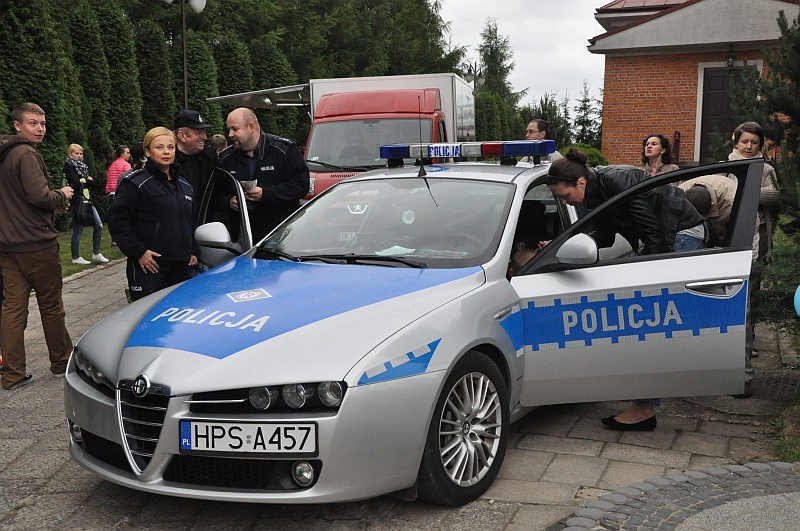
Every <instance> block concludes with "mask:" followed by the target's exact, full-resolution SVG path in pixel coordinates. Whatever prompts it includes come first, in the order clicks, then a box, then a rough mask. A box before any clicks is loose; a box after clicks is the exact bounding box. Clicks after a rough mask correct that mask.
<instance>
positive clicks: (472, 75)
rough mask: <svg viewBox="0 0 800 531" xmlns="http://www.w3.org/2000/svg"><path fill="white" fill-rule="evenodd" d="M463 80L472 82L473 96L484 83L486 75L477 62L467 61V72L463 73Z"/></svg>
mask: <svg viewBox="0 0 800 531" xmlns="http://www.w3.org/2000/svg"><path fill="white" fill-rule="evenodd" d="M464 80H466V82H467V83H473V85H472V95H473V96H475V93H476V91H477V90H478V87H482V86H483V84H484V83H486V76H485V75H484V73H483V68H481V67H480V66H479V65H478V64H477V63H474V62H472V63H470V62H468V63H467V73H466V74H464Z"/></svg>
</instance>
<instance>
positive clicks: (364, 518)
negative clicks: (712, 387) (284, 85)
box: [0, 262, 800, 530]
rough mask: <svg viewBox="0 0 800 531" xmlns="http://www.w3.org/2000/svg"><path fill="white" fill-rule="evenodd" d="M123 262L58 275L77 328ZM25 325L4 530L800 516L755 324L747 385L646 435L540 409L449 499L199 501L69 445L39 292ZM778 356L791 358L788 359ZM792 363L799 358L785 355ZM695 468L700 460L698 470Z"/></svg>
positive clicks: (90, 317)
mask: <svg viewBox="0 0 800 531" xmlns="http://www.w3.org/2000/svg"><path fill="white" fill-rule="evenodd" d="M124 285H125V271H124V265H123V264H122V263H120V262H118V263H115V264H110V265H107V266H104V267H102V268H98V269H96V270H94V271H93V272H91V273H89V274H85V275H81V274H79V275H78V276H76V277H72V278H71V279H69V281H68V282H67V283H65V286H64V301H65V304H66V306H67V319H68V327H69V330H70V332H71V333H72V334H73V338H74V339H76V340H77V338H78V337H79V336H80V335H81V334H82V333H83V332H85V331H86V330H87V329H88V328H89V327H90V326H91V325H92V324H94V323H95V322H96V321H98V320H99V319H100V318H102V317H103V316H105V315H107V314H108V313H110V312H111V311H112V310H114V309H116V308H119V307H121V306H123V305H124V304H125V297H124V294H123V289H122V288H123V286H124ZM29 321H30V327H29V331H28V332H29V333H28V335H27V338H26V339H27V345H28V359H29V367H30V370H31V372H33V373H34V374H35V375H36V380H35V381H34V383H33V384H31V385H29V386H27V387H24V388H22V389H20V390H17V391H13V392H2V391H0V528H3V529H32V528H56V527H58V528H80V529H117V528H131V527H136V528H151V529H173V530H174V529H200V528H210V527H226V528H244V529H259V528H281V529H301V528H302V529H308V528H326V529H327V528H338V529H363V528H377V529H509V530H516V529H525V530H529V529H551V530H557V529H564V528H565V527H568V526H574V527H583V528H587V527H588V528H591V527H595V528H598V529H603V528H608V529H640V528H663V529H676V528H677V529H681V530H699V529H719V528H729V529H745V528H771V529H792V528H794V529H796V528H797V525H798V524H797V522H798V521H800V514H797V511H798V510H800V503H798V502H800V463H798V464H788V463H774V462H775V461H776V459H777V456H776V454H775V450H774V438H773V430H772V425H771V423H770V421H771V419H773V417H774V415H775V414H776V413H777V412H778V411H779V410H780V408H781V407H782V406H783V405H784V404H785V403H787V402H789V401H791V400H796V399H797V397H798V396H800V370H792V369H790V368H786V367H784V365H783V361H782V358H781V355H780V353H779V350H780V345H781V343H783V352H784V355H785V356H788V355H789V354H790V353H789V352H788V349H787V348H786V347H787V345H788V343H787V342H785V341H783V342H780V341H778V339H777V338H776V335H775V333H774V332H773V331H771V330H770V329H768V328H767V327H764V326H762V327H759V330H758V337H757V347H758V348H759V349H760V353H761V355H760V356H759V357H758V358H757V359H756V360H755V362H756V370H757V374H756V385H755V387H754V392H755V396H754V397H753V398H751V399H748V400H735V399H733V398H730V397H703V398H689V399H669V400H666V401H665V402H664V405H663V407H662V408H661V410H660V411H659V414H658V419H659V425H658V428H657V429H656V430H655V431H654V432H652V433H620V432H614V431H610V430H607V429H604V428H603V427H602V426H601V425H600V422H599V419H600V418H601V417H604V416H606V415H610V414H612V413H615V412H618V411H620V410H621V409H622V408H624V407H625V406H626V404H625V403H621V402H610V403H595V404H572V405H563V406H551V407H544V408H540V409H538V410H536V411H534V412H533V413H531V414H529V415H528V416H527V417H525V418H524V419H522V420H521V421H520V422H517V423H516V424H514V425H513V427H512V428H513V433H512V437H511V441H510V447H509V451H508V454H507V456H506V460H505V463H504V465H503V468H502V470H501V472H500V476H499V478H498V479H497V481H495V484H494V485H493V486H492V488H491V489H490V490H489V491H488V492H487V493H486V495H485V496H484V497H483V498H482V499H480V500H477V501H476V502H474V503H471V504H469V505H467V506H465V507H462V508H458V509H452V508H443V507H437V506H431V505H426V504H421V503H408V502H403V501H400V500H397V499H394V498H392V497H381V498H377V499H373V500H368V501H364V502H357V503H346V504H329V505H319V506H302V507H298V506H265V505H247V504H224V503H210V502H198V501H193V500H184V499H180V498H169V497H162V496H154V495H150V494H144V493H140V492H138V491H133V490H128V489H125V488H122V487H118V486H116V485H113V484H111V483H107V482H105V481H102V480H99V479H97V478H95V477H93V476H92V475H90V474H89V473H88V472H86V471H84V470H83V469H82V468H81V467H79V466H78V465H76V464H75V463H74V462H73V461H72V460H71V459H70V457H69V453H68V451H67V433H66V421H65V420H64V412H63V399H62V386H63V380H61V379H56V378H54V377H52V376H50V375H49V372H48V371H47V362H46V355H45V346H44V338H43V336H42V330H41V323H40V322H39V314H38V311H37V310H36V307H35V304H32V306H31V315H30V319H29ZM787 359H788V358H787ZM794 366H797V364H796V363H795V364H794ZM701 471H702V472H701Z"/></svg>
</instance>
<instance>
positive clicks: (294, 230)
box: [255, 177, 514, 268]
mask: <svg viewBox="0 0 800 531" xmlns="http://www.w3.org/2000/svg"><path fill="white" fill-rule="evenodd" d="M513 191H514V186H513V185H511V184H507V183H496V182H485V181H472V180H468V179H436V178H430V177H425V178H419V177H416V178H393V179H377V180H368V181H353V182H344V183H341V184H339V185H338V186H336V187H335V188H333V189H331V190H330V191H329V192H328V193H326V194H324V195H322V196H320V197H319V198H318V199H317V200H315V201H312V202H311V203H308V204H307V205H306V206H305V208H303V209H301V210H300V211H298V212H297V213H295V214H294V215H293V216H292V217H291V218H289V219H288V220H287V221H286V222H284V223H283V224H282V225H281V226H280V227H278V229H276V231H275V232H274V233H273V234H272V235H271V236H270V237H269V238H267V239H266V240H264V242H263V243H262V245H261V246H260V247H259V248H258V250H257V252H256V255H255V256H256V257H257V258H274V259H283V260H302V261H314V260H318V261H323V262H335V263H359V264H371V265H387V266H395V267H409V266H410V267H430V268H457V267H469V266H475V265H480V264H483V263H485V262H486V261H488V260H489V259H490V258H491V257H492V256H493V255H494V253H495V252H496V250H497V246H498V243H499V240H500V236H501V233H502V229H503V227H504V226H505V220H506V218H507V216H508V210H509V208H510V203H511V199H512V198H513Z"/></svg>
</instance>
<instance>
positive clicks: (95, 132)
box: [66, 0, 112, 175]
mask: <svg viewBox="0 0 800 531" xmlns="http://www.w3.org/2000/svg"><path fill="white" fill-rule="evenodd" d="M66 15H67V18H66V22H67V25H68V30H69V35H70V38H71V42H72V43H73V44H72V46H71V49H72V60H73V62H74V64H75V67H76V68H77V71H78V80H79V82H80V84H81V86H82V87H83V92H84V94H85V96H86V99H85V100H84V101H85V104H84V112H83V115H84V117H85V119H84V121H83V122H82V123H80V124H75V125H79V127H78V129H79V130H78V134H77V135H76V136H75V137H72V135H68V136H70V137H69V138H67V141H68V142H77V143H80V144H83V148H84V162H86V164H87V165H88V166H89V172H90V174H91V175H98V170H99V166H98V165H97V164H95V158H99V160H100V162H104V161H105V160H106V158H107V157H108V154H109V153H110V152H111V150H112V147H111V142H110V139H109V132H110V130H111V123H110V121H109V100H110V88H111V87H110V85H111V81H110V78H109V73H108V63H107V62H106V56H105V50H104V47H103V42H102V33H101V31H100V24H99V22H98V19H97V16H96V14H95V12H94V10H93V9H92V8H91V7H90V6H89V3H88V2H87V0H76V2H75V3H74V5H72V6H71V7H70V9H67V10H66ZM86 140H88V145H87V144H86ZM101 165H102V164H101Z"/></svg>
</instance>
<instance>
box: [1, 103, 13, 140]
mask: <svg viewBox="0 0 800 531" xmlns="http://www.w3.org/2000/svg"><path fill="white" fill-rule="evenodd" d="M10 112H11V111H9V110H8V106H7V105H6V104H5V102H4V101H3V93H2V92H0V116H2V118H0V135H10V134H11V133H12V132H13V131H14V130H13V129H12V128H11V124H10V123H9V121H8V119H7V118H8V116H9V114H10Z"/></svg>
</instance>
